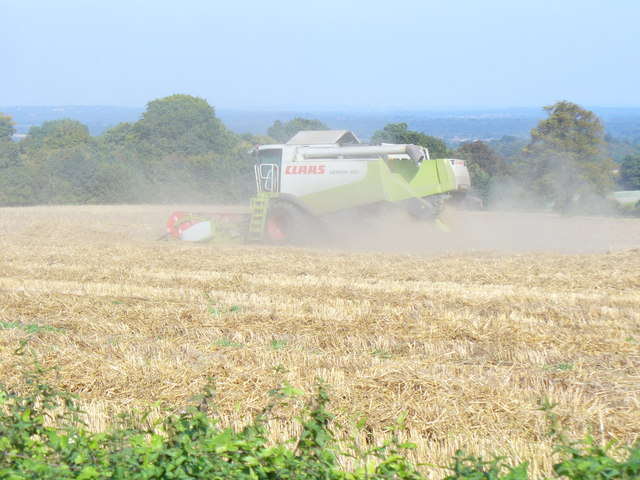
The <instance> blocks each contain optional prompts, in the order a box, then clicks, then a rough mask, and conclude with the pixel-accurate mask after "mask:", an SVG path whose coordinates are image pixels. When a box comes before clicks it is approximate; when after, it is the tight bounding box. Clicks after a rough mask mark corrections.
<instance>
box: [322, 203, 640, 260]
mask: <svg viewBox="0 0 640 480" xmlns="http://www.w3.org/2000/svg"><path fill="white" fill-rule="evenodd" d="M441 218H442V219H443V224H439V223H435V224H434V223H427V222H416V221H415V220H412V219H410V218H408V217H406V216H394V217H392V218H390V217H385V218H379V219H378V220H377V221H376V222H375V224H373V225H368V226H367V227H368V228H361V227H360V226H358V225H352V226H350V227H347V228H343V229H342V232H341V233H340V234H339V235H336V233H335V232H334V235H333V237H332V238H333V239H334V242H333V244H332V247H334V248H337V249H344V250H348V251H356V252H373V251H379V252H389V253H403V254H429V253H441V252H448V251H450V252H462V251H473V250H480V251H504V252H512V253H533V252H547V253H606V252H612V251H620V250H625V249H629V248H637V247H640V219H633V218H615V217H596V216H574V217H563V216H560V215H557V214H550V213H525V212H505V211H481V212H480V211H465V210H453V209H447V210H446V211H445V212H444V214H443V215H442V216H441Z"/></svg>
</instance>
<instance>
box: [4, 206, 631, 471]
mask: <svg viewBox="0 0 640 480" xmlns="http://www.w3.org/2000/svg"><path fill="white" fill-rule="evenodd" d="M169 213H171V207H155V206H154V207H151V206H117V207H98V206H96V207H37V208H12V209H0V228H1V229H2V231H3V235H2V238H1V239H0V266H1V270H0V381H3V382H5V383H14V382H17V381H18V380H19V376H20V371H21V369H20V367H19V364H20V363H21V362H23V361H24V357H20V356H16V355H13V354H12V352H13V351H14V350H16V348H17V347H18V346H19V344H20V342H21V341H22V340H27V341H28V344H27V345H28V346H29V347H30V348H31V349H33V350H34V352H35V353H36V354H37V357H38V359H39V361H40V362H41V363H42V364H44V365H45V366H54V365H57V366H58V367H59V370H58V373H57V374H56V381H57V382H58V383H59V384H61V385H63V386H66V387H67V388H69V389H70V390H72V391H74V392H76V393H78V394H79V395H80V397H81V399H82V402H83V406H84V409H85V411H86V412H87V413H88V418H89V424H90V426H91V428H93V429H96V430H100V429H104V428H106V427H107V426H108V425H109V423H110V422H111V421H112V420H113V418H114V416H115V414H116V413H118V412H122V411H130V410H132V409H135V408H144V407H146V406H149V405H151V404H152V403H153V402H156V401H158V400H159V401H162V402H164V403H165V404H167V405H173V406H175V408H178V409H179V408H181V406H182V405H184V404H185V402H186V401H187V400H188V399H189V398H190V397H192V396H193V395H196V394H198V393H199V392H200V391H201V390H202V388H203V387H204V385H205V384H206V383H207V381H208V378H213V379H214V381H215V385H216V388H217V392H218V393H217V397H216V405H217V414H218V416H219V418H220V420H221V422H222V423H223V424H225V425H231V426H236V427H238V426H241V425H243V424H245V423H246V422H247V421H248V420H249V419H250V418H252V416H254V415H255V414H257V413H258V412H259V411H260V410H261V409H262V408H263V407H265V405H267V403H268V401H269V397H268V391H269V390H270V389H272V388H274V387H276V386H278V385H281V384H282V383H283V382H285V381H287V382H289V383H290V384H291V385H293V386H294V387H296V388H300V389H303V390H304V391H305V392H307V394H308V395H312V394H313V392H314V385H315V383H316V380H317V379H318V378H321V379H323V380H324V381H326V382H327V383H328V384H329V385H330V389H329V392H330V395H331V399H332V402H331V404H330V408H331V410H332V411H333V412H334V413H336V416H337V419H338V421H339V423H340V424H341V426H339V427H336V430H337V431H338V432H346V433H348V432H349V430H350V427H349V426H350V425H352V424H353V423H355V422H356V421H357V420H358V419H360V418H362V417H366V418H367V419H368V425H369V426H368V427H367V429H366V431H365V432H363V435H364V436H363V438H362V441H363V442H367V440H368V439H371V438H374V439H376V440H377V439H381V438H382V437H383V436H384V432H385V429H386V428H387V427H388V426H390V425H392V424H393V423H394V421H395V419H396V418H397V417H398V416H399V415H400V414H401V413H402V412H406V414H407V417H406V426H407V430H406V432H405V434H404V435H405V436H406V437H407V438H410V439H411V440H412V441H413V442H415V443H416V444H417V445H418V448H417V449H416V450H415V451H413V452H412V453H411V454H410V456H411V457H412V458H413V459H414V460H416V461H420V462H428V463H432V464H437V465H444V464H448V463H449V458H450V457H451V456H452V455H453V453H454V452H455V451H456V450H457V449H459V448H463V449H466V450H468V451H471V452H475V453H488V452H494V453H499V454H505V455H509V456H511V457H512V458H513V459H514V460H516V461H518V460H520V461H522V460H525V459H528V460H531V461H532V462H533V464H532V470H531V473H533V474H540V473H545V472H548V469H549V467H550V465H551V463H552V459H551V456H550V453H551V444H550V442H549V440H548V439H547V438H546V437H545V432H546V431H547V427H548V425H547V423H546V421H545V418H544V415H543V414H542V413H541V412H540V411H539V410H538V407H539V404H540V402H541V401H542V400H544V399H549V400H550V401H553V402H557V403H558V404H559V405H558V407H557V413H559V414H560V419H561V421H562V424H563V425H564V427H566V429H567V430H568V432H570V433H571V434H572V435H573V436H575V437H580V436H582V435H584V434H585V433H588V432H589V433H591V434H592V435H593V436H594V437H595V438H596V440H597V441H598V442H601V441H607V440H610V439H612V438H617V439H619V440H620V441H623V442H633V441H634V440H636V439H637V438H638V437H639V434H640V414H639V412H640V374H639V372H640V221H639V220H629V219H607V218H570V219H561V218H558V217H553V216H545V215H523V214H491V213H487V214H485V213H473V214H471V213H466V214H463V213H457V214H456V213H455V212H454V213H450V225H451V226H452V228H453V232H452V233H449V234H446V233H442V232H435V231H433V232H432V231H426V230H425V231H423V230H420V229H414V228H408V229H401V228H397V229H381V230H380V231H379V232H377V235H374V236H369V237H366V238H365V237H364V236H359V235H358V232H352V233H351V234H350V235H349V239H347V240H345V241H344V242H343V243H341V244H339V245H333V246H332V247H330V248H329V247H320V246H316V247H314V248H307V249H303V248H291V247H286V248H284V247H283V248H274V247H265V246H256V245H240V246H213V245H206V244H205V245H203V244H188V243H179V242H175V243H174V242H158V241H157V240H156V239H157V238H158V237H160V236H161V235H162V234H163V233H164V227H163V225H164V222H165V220H166V217H167V216H168V214H169ZM294 410H295V409H293V408H291V409H287V408H284V409H282V411H281V412H280V413H279V415H278V416H275V417H274V418H272V420H271V425H270V428H271V431H272V434H273V436H274V440H275V441H278V440H281V439H284V438H287V437H288V436H289V435H290V434H291V432H292V429H293V428H295V424H294V423H293V422H291V417H292V416H293V415H295V413H296V412H295V411H294Z"/></svg>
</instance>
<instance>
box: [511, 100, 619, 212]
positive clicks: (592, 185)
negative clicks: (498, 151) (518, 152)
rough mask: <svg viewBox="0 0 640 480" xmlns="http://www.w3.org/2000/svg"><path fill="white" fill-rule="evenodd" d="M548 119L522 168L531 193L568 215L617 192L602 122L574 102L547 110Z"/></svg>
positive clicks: (535, 134) (539, 128)
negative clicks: (577, 207)
mask: <svg viewBox="0 0 640 480" xmlns="http://www.w3.org/2000/svg"><path fill="white" fill-rule="evenodd" d="M544 110H545V111H546V112H547V114H548V118H546V119H543V120H541V121H540V122H539V123H538V126H537V127H536V128H534V129H533V130H532V131H531V141H530V142H529V144H528V145H527V147H526V148H525V150H524V152H523V153H524V158H523V161H522V163H521V164H520V165H519V167H520V173H521V174H522V176H523V179H524V183H525V186H526V187H527V188H528V190H529V193H531V194H533V195H535V196H536V197H537V198H538V199H540V200H542V201H544V202H552V203H553V204H554V206H555V209H556V210H558V211H560V212H563V213H566V212H568V211H569V210H570V209H571V208H572V206H573V203H574V200H575V199H576V198H579V199H580V202H582V203H585V202H586V201H587V200H588V199H589V198H591V197H593V196H601V197H602V196H604V195H605V194H606V193H608V192H609V191H611V190H612V189H613V185H614V182H613V170H614V164H613V161H612V160H611V159H610V158H608V157H607V155H606V149H605V141H604V129H603V127H602V124H601V122H600V119H599V118H598V117H597V116H596V115H595V114H594V113H593V112H590V111H588V110H585V109H583V108H582V107H580V106H579V105H576V104H574V103H571V102H567V101H561V102H558V103H556V104H554V105H551V106H547V107H544Z"/></svg>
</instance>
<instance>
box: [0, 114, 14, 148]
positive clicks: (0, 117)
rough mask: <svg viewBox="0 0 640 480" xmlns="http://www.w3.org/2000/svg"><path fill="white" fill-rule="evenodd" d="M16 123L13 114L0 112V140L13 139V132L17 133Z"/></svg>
mask: <svg viewBox="0 0 640 480" xmlns="http://www.w3.org/2000/svg"><path fill="white" fill-rule="evenodd" d="M14 125H15V123H14V121H13V118H11V115H5V114H3V113H2V112H0V141H1V140H11V137H12V136H13V134H14V133H16V129H15V128H14Z"/></svg>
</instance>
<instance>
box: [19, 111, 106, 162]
mask: <svg viewBox="0 0 640 480" xmlns="http://www.w3.org/2000/svg"><path fill="white" fill-rule="evenodd" d="M92 143H93V139H92V138H91V135H90V134H89V129H88V128H87V126H86V125H83V124H82V123H80V122H79V121H77V120H72V119H69V118H64V119H62V120H52V121H50V122H44V123H43V124H42V125H41V126H39V127H37V126H36V127H31V128H30V129H29V133H28V134H27V137H26V138H25V139H24V140H23V141H21V142H20V146H21V148H22V151H23V152H24V153H26V154H27V155H30V154H33V153H34V152H37V151H38V150H49V151H50V150H58V149H64V148H72V147H76V146H78V145H91V144H92Z"/></svg>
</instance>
